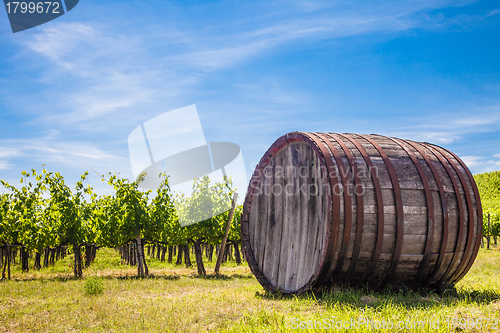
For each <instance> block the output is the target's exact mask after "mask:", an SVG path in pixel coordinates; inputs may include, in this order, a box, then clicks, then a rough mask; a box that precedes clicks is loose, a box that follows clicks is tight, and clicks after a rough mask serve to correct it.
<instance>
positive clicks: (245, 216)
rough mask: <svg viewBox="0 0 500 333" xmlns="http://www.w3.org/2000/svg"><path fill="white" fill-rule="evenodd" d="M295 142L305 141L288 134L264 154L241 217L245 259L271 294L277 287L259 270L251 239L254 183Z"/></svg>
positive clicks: (256, 170) (252, 181)
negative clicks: (283, 150)
mask: <svg viewBox="0 0 500 333" xmlns="http://www.w3.org/2000/svg"><path fill="white" fill-rule="evenodd" d="M295 141H303V139H302V138H301V137H300V134H299V133H297V132H294V133H288V134H286V135H284V136H282V137H280V138H279V139H278V140H276V141H275V142H274V143H273V145H272V146H271V147H270V148H269V149H268V150H267V152H266V153H265V154H264V156H262V158H261V160H260V162H259V164H258V165H257V167H256V168H255V171H254V173H253V175H252V178H251V179H250V183H249V185H248V190H247V194H246V196H245V202H244V205H243V213H242V216H241V240H242V245H243V251H244V254H245V258H246V260H247V262H248V266H249V267H250V270H251V271H252V273H253V274H254V275H255V277H256V278H257V280H258V281H259V282H260V284H261V285H262V286H263V287H264V288H265V289H266V290H269V291H271V292H275V291H276V287H275V286H274V285H273V284H272V283H271V281H270V280H269V278H268V277H267V276H265V274H264V272H263V271H262V270H261V269H260V268H259V264H258V262H257V260H256V258H255V255H254V252H253V249H252V244H251V239H250V229H249V216H250V209H251V204H252V199H253V195H254V190H255V188H256V187H254V186H252V185H253V184H254V183H258V181H259V178H260V175H261V174H262V171H263V169H264V168H265V167H266V166H267V165H268V163H269V161H270V160H271V158H272V157H273V156H274V155H276V153H277V152H278V151H279V150H281V149H282V148H283V147H284V146H286V145H287V144H289V143H291V142H295ZM305 287H307V286H305Z"/></svg>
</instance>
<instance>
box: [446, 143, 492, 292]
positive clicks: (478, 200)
mask: <svg viewBox="0 0 500 333" xmlns="http://www.w3.org/2000/svg"><path fill="white" fill-rule="evenodd" d="M443 149H444V148H443ZM445 150H446V151H447V152H449V153H450V154H451V155H452V156H453V157H455V159H456V160H457V161H458V162H459V163H460V164H461V165H462V168H464V170H465V172H466V173H467V177H469V180H470V182H471V184H472V191H473V192H474V196H475V201H476V206H477V222H476V224H477V227H478V230H477V235H476V244H475V245H474V250H473V253H472V256H471V258H470V259H469V263H468V264H467V266H466V267H465V269H464V271H463V272H462V273H461V274H460V275H459V276H458V277H457V279H456V280H455V282H457V281H459V280H460V279H462V278H463V277H464V275H465V274H467V272H468V271H469V269H470V268H471V267H472V264H473V263H474V260H476V256H477V253H478V252H479V245H480V244H481V238H482V233H483V207H482V206H481V198H480V196H479V190H478V188H477V185H476V181H475V180H474V177H473V176H472V174H471V172H470V170H469V168H467V166H466V165H465V163H464V162H463V161H462V160H461V159H460V158H458V156H457V155H455V154H454V153H453V152H451V151H449V150H447V149H445Z"/></svg>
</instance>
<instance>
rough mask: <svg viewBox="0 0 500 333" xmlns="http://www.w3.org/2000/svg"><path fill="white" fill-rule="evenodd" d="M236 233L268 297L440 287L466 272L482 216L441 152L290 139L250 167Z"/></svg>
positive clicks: (461, 169) (372, 139) (451, 159)
mask: <svg viewBox="0 0 500 333" xmlns="http://www.w3.org/2000/svg"><path fill="white" fill-rule="evenodd" d="M241 233H242V239H243V245H244V251H245V255H246V258H247V260H248V263H249V265H250V268H251V270H252V272H253V273H254V275H255V276H256V277H257V279H258V280H259V282H260V283H261V284H262V286H263V287H264V288H265V289H267V290H269V291H272V292H275V291H278V290H279V291H281V292H283V293H294V294H298V293H301V292H303V291H306V290H309V289H321V288H325V287H326V288H328V287H331V286H333V285H335V284H349V285H351V286H356V287H361V286H363V287H365V286H368V287H369V288H374V289H380V288H383V287H385V286H387V285H390V286H392V287H395V288H410V289H415V288H420V287H431V288H443V287H447V286H450V285H453V284H454V283H456V282H457V281H458V280H460V279H461V278H462V277H463V276H464V275H465V274H466V273H467V271H468V270H469V269H470V267H471V266H472V263H473V262H474V259H475V258H476V255H477V252H478V250H479V244H480V241H481V235H482V211H481V202H480V199H479V193H478V190H477V187H476V184H475V182H474V179H473V177H472V175H471V173H470V171H469V169H468V168H467V166H466V165H465V164H464V162H462V161H461V160H460V159H459V158H458V157H457V156H456V155H455V154H454V153H452V152H450V151H448V150H446V149H444V148H441V147H439V146H436V145H433V144H429V143H421V142H414V141H409V140H402V139H397V138H390V137H384V136H380V135H358V134H338V133H305V132H293V133H289V134H286V135H284V136H282V137H281V138H279V139H278V140H277V141H276V142H275V143H274V144H273V145H272V146H271V147H270V148H269V150H268V151H267V152H266V154H265V155H264V156H263V157H262V159H261V161H260V163H259V164H258V166H257V167H256V169H255V172H254V174H253V176H252V179H251V180H250V184H249V187H248V191H247V195H246V198H245V203H244V207H243V214H242V218H241Z"/></svg>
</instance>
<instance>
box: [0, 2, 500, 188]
mask: <svg viewBox="0 0 500 333" xmlns="http://www.w3.org/2000/svg"><path fill="white" fill-rule="evenodd" d="M190 104H196V106H197V109H198V112H199V115H200V118H201V122H202V124H203V127H204V130H205V136H206V138H207V140H208V141H229V142H234V143H237V144H239V145H240V146H241V148H242V152H243V156H244V158H245V164H246V166H247V171H248V173H250V172H251V170H252V166H254V165H255V163H256V162H258V161H259V159H260V157H261V156H262V155H263V153H264V152H265V151H266V150H267V148H268V147H269V146H270V145H271V144H272V143H273V142H274V141H275V140H276V139H277V138H278V137H279V136H281V135H283V134H285V133H287V132H290V131H295V130H301V131H320V132H354V133H377V134H382V135H389V136H397V137H401V138H405V139H413V140H419V141H428V142H431V143H435V144H438V145H441V146H444V147H446V148H448V149H451V150H452V151H454V152H455V153H457V154H458V155H459V156H460V157H462V158H463V160H464V161H465V162H466V163H467V164H468V166H469V167H470V169H471V170H472V172H473V173H479V172H485V171H492V170H498V169H500V3H499V2H498V1H465V0H464V1H439V0H434V1H425V0H421V1H406V2H404V1H376V2H374V1H293V0H291V1H248V2H245V1H189V2H188V1H186V2H173V1H172V2H170V1H147V2H146V1H106V0H101V1H93V0H82V1H80V3H79V4H78V6H76V7H75V8H74V9H73V10H72V11H71V12H69V13H67V14H66V15H63V16H62V17H60V18H58V19H56V20H54V21H51V22H49V23H47V24H44V25H42V26H39V27H36V28H33V29H30V30H26V31H24V32H19V33H16V34H12V32H11V31H10V25H9V22H8V19H7V14H6V12H5V11H3V10H0V178H2V179H5V180H8V181H11V182H18V180H19V178H20V176H21V170H27V169H31V168H36V169H39V168H40V165H41V164H42V163H43V164H45V165H46V166H47V168H48V169H50V170H53V171H60V172H61V173H62V174H63V175H64V176H65V177H66V178H67V179H68V180H69V182H70V183H71V182H73V183H74V182H75V181H76V180H77V179H78V178H79V175H80V174H82V173H83V172H84V171H85V170H89V171H91V172H92V173H93V171H92V168H93V169H95V170H97V171H98V172H99V173H105V172H107V171H113V170H116V171H118V172H120V173H121V174H122V175H123V176H125V177H131V176H132V171H131V165H130V160H129V156H128V147H127V138H128V135H129V134H130V132H131V131H132V130H133V129H134V128H136V127H137V126H138V125H140V124H141V123H143V122H145V121H147V120H149V119H151V118H153V117H155V116H157V115H160V114H162V113H164V112H167V111H170V110H174V109H177V108H180V107H183V106H187V105H190ZM90 183H91V184H92V185H94V186H95V187H96V188H97V189H98V191H100V192H106V191H107V190H106V188H105V187H103V185H101V184H100V182H99V181H98V178H97V177H94V176H93V177H91V179H90Z"/></svg>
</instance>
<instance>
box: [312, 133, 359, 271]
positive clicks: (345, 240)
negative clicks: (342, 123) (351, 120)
mask: <svg viewBox="0 0 500 333" xmlns="http://www.w3.org/2000/svg"><path fill="white" fill-rule="evenodd" d="M316 135H317V136H318V137H319V138H320V139H322V140H323V141H324V142H325V144H326V145H327V146H328V148H329V149H330V151H331V152H332V153H333V156H334V157H335V162H336V163H337V173H338V172H340V179H341V181H342V187H343V192H344V193H343V194H344V235H343V237H342V246H341V247H340V252H339V256H338V259H337V263H336V266H337V267H336V268H335V270H334V272H333V274H332V278H333V279H335V278H336V277H337V276H338V274H340V273H341V270H342V267H343V265H344V261H345V257H346V254H347V250H348V249H349V242H350V238H351V228H352V198H351V193H349V192H350V191H349V179H348V178H347V172H346V170H345V166H344V161H342V157H341V156H340V153H339V151H338V150H337V148H336V147H335V146H334V145H333V144H332V142H331V140H330V138H332V137H330V136H329V135H328V134H324V133H316ZM332 139H334V138H332ZM333 195H335V196H337V195H338V196H340V194H339V193H335V191H334V193H333Z"/></svg>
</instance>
